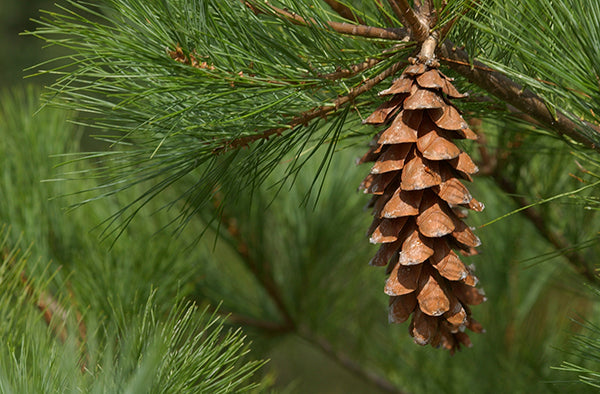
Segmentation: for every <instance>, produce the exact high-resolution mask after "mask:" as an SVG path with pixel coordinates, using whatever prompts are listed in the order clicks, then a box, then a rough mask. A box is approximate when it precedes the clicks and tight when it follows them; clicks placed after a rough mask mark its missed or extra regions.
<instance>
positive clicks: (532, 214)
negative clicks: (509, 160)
mask: <svg viewBox="0 0 600 394" xmlns="http://www.w3.org/2000/svg"><path fill="white" fill-rule="evenodd" d="M480 139H481V140H480V144H481V145H480V147H479V151H480V154H481V158H482V163H481V169H482V174H486V175H490V176H491V177H492V179H493V180H494V182H495V183H496V184H497V185H498V187H499V188H500V189H501V190H502V191H504V193H505V194H506V195H508V196H510V197H511V199H512V200H513V201H514V202H515V203H516V204H517V206H518V207H519V208H525V207H529V208H527V209H524V210H523V211H522V213H523V215H524V216H525V218H527V219H528V220H529V221H530V222H531V224H533V226H534V227H535V228H536V230H537V231H538V233H539V234H540V235H541V236H542V237H544V239H546V241H548V242H549V243H550V244H551V245H552V246H554V248H555V249H556V250H557V251H565V253H564V254H563V256H564V257H565V258H566V259H567V261H568V262H569V264H570V265H571V267H573V269H574V270H575V272H577V273H578V274H579V275H581V276H583V277H584V278H585V279H586V280H587V281H588V282H589V283H591V284H593V285H595V286H600V277H598V275H596V272H595V270H594V269H593V268H592V267H590V265H589V264H588V263H587V262H586V259H585V257H584V256H583V255H582V254H581V253H578V252H577V251H576V250H575V249H574V248H573V246H571V245H570V243H569V241H568V240H567V239H566V238H565V236H564V235H563V234H561V233H560V232H557V231H553V230H552V229H551V228H550V226H549V225H548V222H547V220H546V218H545V217H544V216H543V215H542V214H541V213H540V212H539V211H538V210H537V209H536V208H535V207H533V206H531V201H529V200H528V199H527V198H525V197H523V196H520V195H519V194H518V190H517V186H516V185H515V183H514V182H513V181H512V180H510V179H509V178H507V177H505V176H504V175H503V174H502V167H501V166H500V165H498V160H497V158H496V157H495V156H494V155H490V153H489V152H488V150H487V147H486V144H485V137H484V136H483V135H482V134H480Z"/></svg>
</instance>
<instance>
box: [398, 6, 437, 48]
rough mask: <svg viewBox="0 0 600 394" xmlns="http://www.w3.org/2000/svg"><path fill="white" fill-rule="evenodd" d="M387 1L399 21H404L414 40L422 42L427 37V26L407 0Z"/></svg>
mask: <svg viewBox="0 0 600 394" xmlns="http://www.w3.org/2000/svg"><path fill="white" fill-rule="evenodd" d="M388 3H390V7H392V10H393V11H394V14H396V16H397V17H398V18H399V19H400V21H402V22H403V23H406V27H407V28H408V29H409V30H410V32H411V36H412V38H413V39H414V40H415V41H417V42H419V43H422V42H423V41H425V40H426V39H427V37H428V36H429V28H428V27H427V26H426V25H425V23H423V22H422V21H421V20H420V19H419V17H418V16H417V14H416V13H415V11H414V10H413V9H412V8H411V6H410V5H409V4H408V1H407V0H388Z"/></svg>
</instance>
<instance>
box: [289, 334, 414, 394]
mask: <svg viewBox="0 0 600 394" xmlns="http://www.w3.org/2000/svg"><path fill="white" fill-rule="evenodd" d="M298 335H299V336H300V338H302V339H304V340H305V341H307V342H308V343H310V344H311V345H313V346H315V347H316V348H318V349H319V350H320V351H321V352H322V353H323V354H324V355H326V356H327V357H328V358H329V359H331V360H333V361H334V362H335V363H336V364H338V365H340V366H341V367H343V368H344V369H347V370H348V371H350V372H352V373H353V374H354V375H356V376H359V377H360V378H362V379H363V380H365V381H367V382H369V383H371V384H373V385H374V386H376V387H378V388H379V389H381V390H382V391H385V392H388V393H396V394H408V392H407V391H404V390H401V389H399V388H398V387H396V386H395V385H394V384H392V383H391V382H390V381H389V380H387V379H385V378H384V377H383V376H381V375H378V374H376V373H374V372H371V371H368V370H366V369H364V367H363V366H362V365H360V364H358V363H356V361H354V360H353V359H351V358H350V357H348V356H347V355H345V354H343V353H341V352H339V351H336V350H335V349H334V347H333V345H332V344H331V343H330V342H328V341H327V340H325V339H324V338H322V337H316V336H315V335H314V334H312V333H310V332H307V331H303V332H301V333H298Z"/></svg>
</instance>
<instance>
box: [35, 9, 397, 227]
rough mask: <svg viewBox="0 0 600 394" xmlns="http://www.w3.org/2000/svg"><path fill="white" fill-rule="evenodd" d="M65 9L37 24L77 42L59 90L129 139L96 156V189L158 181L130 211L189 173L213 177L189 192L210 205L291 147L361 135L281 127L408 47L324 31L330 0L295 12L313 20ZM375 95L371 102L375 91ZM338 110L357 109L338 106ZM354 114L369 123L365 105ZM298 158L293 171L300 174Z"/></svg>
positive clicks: (228, 12) (252, 181)
mask: <svg viewBox="0 0 600 394" xmlns="http://www.w3.org/2000/svg"><path fill="white" fill-rule="evenodd" d="M291 3H294V2H291ZM299 4H303V3H299ZM317 4H319V5H318V6H317ZM276 5H277V4H276ZM285 5H286V4H280V6H282V7H283V6H285ZM67 7H68V8H63V7H62V6H61V10H60V11H59V12H47V13H45V16H44V17H43V18H42V19H41V20H40V21H39V23H40V28H38V30H36V31H35V32H34V33H33V34H35V35H36V36H39V37H42V38H43V39H44V40H46V41H47V42H48V43H49V44H54V45H60V46H64V47H66V48H68V49H70V50H71V51H72V55H70V56H69V57H68V58H67V60H66V63H67V65H65V64H64V63H65V59H59V60H60V62H59V66H57V67H56V68H50V69H49V71H47V72H50V73H53V74H57V75H58V80H57V82H56V83H55V84H54V85H53V86H52V88H51V91H52V92H53V95H54V94H60V97H61V100H62V102H63V103H64V104H65V105H66V106H67V107H69V108H73V107H75V108H77V109H78V110H80V111H82V112H85V113H90V114H91V118H87V119H84V120H85V121H86V122H87V123H92V124H94V125H96V126H97V127H100V128H102V129H108V130H111V132H118V136H114V135H112V136H107V137H106V138H109V139H112V140H114V143H115V145H116V146H120V145H124V146H125V148H126V149H125V150H118V151H116V152H111V153H110V154H108V153H106V154H96V155H94V156H93V157H94V158H95V159H97V160H101V161H102V163H104V165H101V166H100V167H99V168H98V169H96V170H95V171H94V173H95V176H96V177H98V178H101V179H103V182H102V183H103V187H102V188H101V189H99V190H95V191H94V193H92V195H93V196H94V197H98V196H100V197H102V196H107V195H110V194H112V193H114V192H117V191H121V190H123V189H126V188H128V187H131V186H132V185H135V184H137V183H140V182H145V181H148V180H155V182H154V183H150V186H147V189H146V190H145V191H144V192H143V194H142V195H141V196H140V198H139V199H138V200H136V201H135V202H133V203H132V204H131V205H128V206H126V207H125V208H123V209H122V210H121V213H122V214H125V213H126V212H127V208H131V211H135V210H136V209H137V206H139V205H143V204H144V203H145V202H147V201H148V200H150V199H151V198H152V197H154V196H156V195H157V194H158V193H160V192H161V191H163V190H165V189H166V188H167V187H168V186H170V185H172V184H174V183H176V182H178V181H179V180H181V178H183V177H184V176H186V175H187V174H189V173H193V174H194V176H196V177H201V178H202V179H203V182H202V184H199V185H196V186H195V187H194V188H192V189H191V190H188V191H187V192H186V193H184V194H182V195H181V196H180V197H179V198H180V199H182V200H184V201H186V202H187V203H189V204H191V205H195V204H196V203H197V202H203V203H206V202H207V199H208V198H209V197H210V195H211V194H212V193H213V192H214V189H215V188H216V187H218V186H220V185H222V184H231V185H236V188H235V190H233V194H239V193H242V192H247V191H246V190H248V189H250V190H251V189H253V188H254V187H255V186H256V185H257V184H259V183H260V181H261V180H263V179H264V178H265V176H266V175H268V173H269V172H270V171H272V170H273V168H274V167H275V164H276V163H277V162H279V161H280V160H281V158H282V157H283V156H284V155H285V154H286V153H287V152H290V151H294V152H296V153H297V154H300V153H302V154H305V153H306V154H308V155H310V154H311V152H313V151H315V150H317V149H318V148H319V146H320V145H321V144H322V142H323V141H325V140H333V141H336V140H338V139H340V138H343V137H348V136H349V135H352V133H354V132H353V131H352V130H353V129H352V128H345V129H343V133H340V132H335V130H332V129H331V128H328V127H326V126H325V127H321V126H322V122H312V123H311V124H310V126H309V127H304V126H303V124H304V123H306V122H304V121H300V122H297V124H296V125H292V126H289V127H286V126H284V127H282V125H284V124H286V123H289V122H290V121H291V120H292V119H294V117H296V116H298V115H299V114H301V113H305V112H307V111H310V110H312V109H314V108H317V107H321V106H325V105H332V104H333V103H334V100H335V99H337V98H338V97H339V96H343V95H346V94H348V93H349V91H350V89H352V88H353V87H356V86H357V85H359V84H360V83H361V82H362V81H363V80H364V79H366V78H370V77H373V76H375V75H377V74H378V73H380V72H381V71H382V70H384V69H386V68H388V67H389V66H390V65H391V64H393V63H395V62H397V61H398V59H397V56H400V55H401V54H402V53H406V49H405V48H404V47H406V45H404V46H399V47H398V48H397V49H394V51H393V52H391V53H388V54H386V55H385V56H384V55H383V54H382V47H381V46H379V45H378V41H380V40H373V39H355V38H353V37H349V36H342V35H339V34H337V33H334V32H332V31H331V30H330V29H327V28H325V26H324V25H323V23H322V22H319V21H322V20H324V16H325V14H326V15H330V14H331V13H330V12H327V13H326V12H325V10H324V9H323V5H322V3H320V2H312V3H310V4H309V3H306V5H305V6H303V7H301V8H300V9H298V10H297V11H298V12H299V13H300V14H301V15H302V16H303V17H304V18H305V19H307V20H309V19H310V18H314V20H315V23H314V24H310V25H309V26H308V27H305V26H297V25H294V24H292V23H291V22H288V21H286V20H282V19H281V18H275V17H272V16H270V15H264V14H259V15H255V14H253V13H252V12H249V10H248V8H247V7H246V6H245V5H244V4H243V3H242V2H230V1H226V2H213V1H200V2H187V1H186V2H179V1H176V2H165V1H151V2H148V1H138V0H118V1H107V2H105V3H103V4H102V6H100V8H97V7H94V6H92V5H87V4H85V3H83V2H75V1H69V2H67ZM82 37H85V39H82ZM177 48H181V51H182V54H183V56H185V58H186V59H187V60H190V59H191V58H192V57H194V58H195V59H197V61H198V62H205V63H206V66H204V67H193V66H192V65H190V64H183V63H182V62H177V61H176V60H175V59H174V58H172V57H174V56H175V55H174V52H173V51H176V49H177ZM403 51H404V52H403ZM390 55H394V56H390ZM367 58H380V59H381V62H380V63H379V64H378V65H377V66H375V67H373V68H371V69H370V70H368V71H367V72H366V73H362V74H359V75H354V76H350V77H346V78H341V79H335V80H334V79H331V78H327V77H326V76H325V74H328V73H332V72H335V71H337V70H339V69H347V68H349V66H350V65H352V64H356V63H360V62H362V61H364V60H366V59H367ZM180 60H181V59H180ZM42 67H45V66H44V65H42ZM40 72H44V71H40ZM368 96H369V97H368V98H367V99H366V103H367V104H369V103H370V102H372V99H373V95H372V94H369V95H368ZM364 103H365V100H362V103H361V102H358V101H357V102H355V103H354V106H355V107H356V108H361V107H362V106H364ZM369 107H371V106H369ZM361 111H362V109H361ZM368 111H369V109H368V108H367V109H365V112H368ZM339 115H344V117H345V116H346V115H347V112H346V111H345V110H342V109H340V110H333V111H331V113H330V114H328V116H329V117H330V118H331V117H334V116H339ZM353 118H354V122H356V120H357V119H358V120H359V118H358V116H357V113H356V112H353ZM274 128H276V129H277V130H278V131H277V132H276V134H281V135H280V136H278V138H272V139H270V140H268V139H262V140H261V141H259V142H258V143H256V144H253V145H252V147H251V148H249V152H248V153H247V154H239V153H238V152H237V151H233V152H228V151H229V150H230V147H229V146H230V144H231V141H233V140H236V139H239V138H243V137H248V136H254V135H256V134H259V133H261V132H266V131H267V130H271V129H274ZM279 128H281V129H279ZM131 144H133V146H131V147H129V146H130V145H131ZM241 145H245V144H241ZM128 147H129V148H128ZM215 153H221V154H215ZM296 164H297V163H296V162H293V163H292V164H291V165H290V167H289V171H288V173H294V172H295V171H297V165H296ZM109 165H110V170H108V169H106V167H105V166H109ZM146 185H148V184H147V183H146ZM128 213H131V212H128ZM184 220H185V218H184Z"/></svg>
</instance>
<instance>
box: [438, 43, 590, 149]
mask: <svg viewBox="0 0 600 394" xmlns="http://www.w3.org/2000/svg"><path fill="white" fill-rule="evenodd" d="M438 54H439V59H440V60H441V61H445V63H446V64H447V65H448V66H449V67H450V68H452V69H453V70H454V71H456V72H458V73H459V74H461V75H462V76H464V77H466V78H467V79H468V80H469V81H470V82H472V83H474V84H475V85H477V86H479V87H480V88H482V89H483V90H485V91H487V92H488V93H490V94H492V95H494V96H496V97H498V98H499V99H501V100H503V101H505V102H506V103H508V104H510V105H512V106H514V107H515V108H517V109H518V110H520V111H522V112H523V113H525V114H527V115H529V116H531V117H532V118H534V119H535V120H537V121H538V122H540V123H541V124H542V125H544V126H545V127H547V128H549V129H550V130H554V131H555V132H556V133H558V134H559V135H561V136H567V137H569V138H572V139H573V140H575V141H577V142H579V143H581V144H583V145H585V146H587V147H588V148H590V149H594V150H595V151H597V152H600V146H599V145H597V144H596V140H600V130H599V128H598V127H597V126H595V125H592V124H590V123H587V124H586V126H588V127H589V128H590V129H592V130H595V132H596V133H598V138H597V139H595V140H594V139H591V138H590V137H588V136H587V135H586V134H585V133H584V131H583V130H582V126H580V125H579V124H577V123H576V122H574V121H572V120H571V119H570V118H569V117H568V116H566V115H565V114H564V113H563V112H560V111H557V112H556V118H554V116H553V114H552V113H551V112H550V111H549V110H548V106H547V105H546V102H545V101H544V100H543V99H542V98H541V97H539V96H538V95H536V94H535V93H533V92H532V91H531V90H529V89H523V87H522V86H521V85H519V84H518V83H516V82H515V81H513V80H512V79H510V78H508V77H507V76H506V75H504V74H502V73H500V72H498V71H493V70H491V69H490V68H489V67H487V66H486V65H485V64H483V63H481V62H479V61H477V60H474V61H473V62H472V63H471V60H470V58H469V55H468V54H467V52H466V51H464V50H462V49H459V48H457V47H456V46H455V45H454V44H453V43H452V42H451V41H448V40H446V41H444V43H442V45H440V46H439V47H438Z"/></svg>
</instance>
